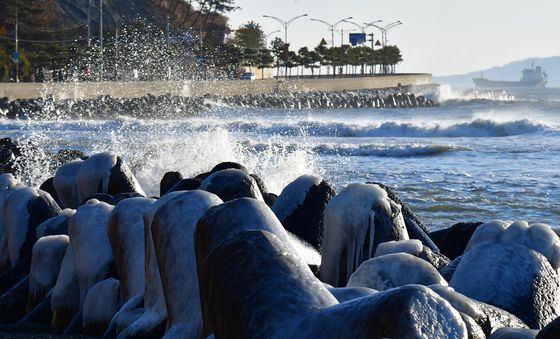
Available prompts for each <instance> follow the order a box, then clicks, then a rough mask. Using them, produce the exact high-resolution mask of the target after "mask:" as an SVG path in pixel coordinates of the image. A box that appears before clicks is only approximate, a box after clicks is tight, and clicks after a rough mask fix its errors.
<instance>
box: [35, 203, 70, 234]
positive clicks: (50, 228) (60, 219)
mask: <svg viewBox="0 0 560 339" xmlns="http://www.w3.org/2000/svg"><path fill="white" fill-rule="evenodd" d="M74 213H76V210H73V209H70V208H65V209H63V210H62V212H61V213H60V215H58V216H56V217H52V218H50V219H48V220H45V221H43V222H42V223H40V224H39V226H37V230H36V234H37V239H40V238H42V237H44V236H46V235H56V234H64V233H62V232H60V231H62V229H61V227H60V226H61V225H62V224H64V223H65V222H68V221H69V220H70V218H71V217H72V216H73V215H74ZM51 232H60V233H56V234H54V233H51ZM66 233H68V232H66Z"/></svg>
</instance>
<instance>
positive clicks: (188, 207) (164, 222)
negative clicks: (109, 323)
mask: <svg viewBox="0 0 560 339" xmlns="http://www.w3.org/2000/svg"><path fill="white" fill-rule="evenodd" d="M221 203H222V200H221V199H220V198H218V196H216V195H214V194H212V193H208V192H205V191H199V190H196V191H190V192H185V193H184V194H182V195H181V196H179V197H177V198H175V199H173V200H171V201H169V202H167V203H165V204H164V205H162V206H161V207H160V208H159V209H158V211H157V213H156V214H155V216H154V220H153V222H152V236H153V239H154V246H155V250H156V254H157V259H158V267H159V271H160V277H161V282H162V286H163V294H164V296H165V303H166V305H167V315H168V320H167V330H166V333H165V336H164V338H168V339H171V338H177V339H179V338H199V337H200V334H201V333H202V312H201V308H200V295H199V287H198V276H197V271H196V260H195V248H194V232H195V229H196V224H197V222H198V219H199V218H200V217H202V215H203V214H204V213H205V212H206V211H207V210H208V209H209V208H210V207H212V206H216V205H219V204H221Z"/></svg>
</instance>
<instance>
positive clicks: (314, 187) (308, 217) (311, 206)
mask: <svg viewBox="0 0 560 339" xmlns="http://www.w3.org/2000/svg"><path fill="white" fill-rule="evenodd" d="M334 195H335V192H334V189H333V188H332V187H331V185H329V184H328V183H327V182H326V181H325V180H323V179H321V178H320V177H317V176H313V175H302V176H300V177H298V178H297V179H296V180H294V181H292V182H291V183H290V184H288V186H286V187H285V188H284V189H283V190H282V193H281V194H280V196H278V199H277V200H276V201H275V202H274V205H273V206H272V211H273V212H274V214H276V217H278V220H280V222H281V223H282V225H284V227H285V228H286V229H287V230H288V231H290V232H292V233H293V234H295V235H297V236H298V237H300V238H301V239H303V240H305V241H306V242H308V243H309V244H311V245H312V246H313V247H315V248H317V249H320V248H321V242H322V237H323V225H324V211H325V207H326V205H327V203H328V202H329V201H330V200H331V199H332V197H333V196H334Z"/></svg>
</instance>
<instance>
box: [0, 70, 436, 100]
mask: <svg viewBox="0 0 560 339" xmlns="http://www.w3.org/2000/svg"><path fill="white" fill-rule="evenodd" d="M431 83H432V75H431V74H402V75H390V76H375V77H354V78H335V79H301V80H273V79H269V80H256V81H236V80H218V81H149V82H145V81H135V82H76V83H74V82H64V83H18V84H14V83H0V98H1V97H8V98H9V100H16V99H33V98H39V97H45V96H49V95H52V96H53V97H54V98H55V99H69V98H74V99H91V98H95V97H98V96H100V95H110V96H112V97H114V98H133V97H140V96H144V95H146V94H151V95H156V96H158V95H164V94H172V95H178V96H188V97H197V96H202V95H206V94H216V95H222V96H231V95H243V94H266V93H273V92H290V91H291V92H309V91H343V90H359V89H378V88H388V87H398V86H408V85H427V84H431Z"/></svg>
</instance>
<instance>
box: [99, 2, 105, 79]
mask: <svg viewBox="0 0 560 339" xmlns="http://www.w3.org/2000/svg"><path fill="white" fill-rule="evenodd" d="M99 54H100V60H101V69H100V74H99V75H100V78H101V80H103V72H104V70H103V0H99Z"/></svg>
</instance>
